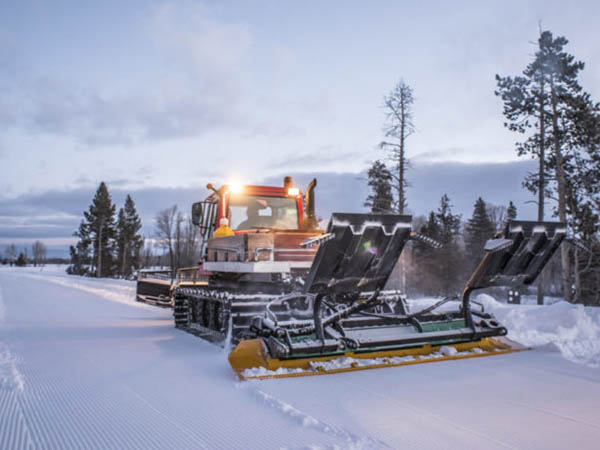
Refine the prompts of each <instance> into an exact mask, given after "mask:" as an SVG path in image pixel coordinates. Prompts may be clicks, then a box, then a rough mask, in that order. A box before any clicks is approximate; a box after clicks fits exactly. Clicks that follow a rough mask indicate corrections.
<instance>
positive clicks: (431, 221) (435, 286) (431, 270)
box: [413, 194, 464, 295]
mask: <svg viewBox="0 0 600 450" xmlns="http://www.w3.org/2000/svg"><path fill="white" fill-rule="evenodd" d="M419 232H420V233H421V234H423V235H425V236H428V237H430V238H432V239H434V240H436V241H437V242H439V243H440V244H442V248H439V249H437V248H432V247H430V246H428V245H426V244H423V243H421V242H418V241H417V242H415V244H414V252H413V255H414V259H415V264H416V265H417V266H418V267H419V272H418V274H417V282H416V283H415V284H416V285H417V289H418V290H420V291H421V292H422V293H423V294H425V295H451V294H455V293H457V292H458V291H460V289H461V288H462V285H463V284H464V258H463V252H462V250H461V247H460V245H459V242H458V241H459V237H460V215H459V214H452V206H451V205H450V199H449V198H448V196H447V195H445V194H444V196H443V197H442V198H441V200H440V207H439V208H438V210H437V212H433V211H432V212H430V213H429V218H428V221H427V224H426V225H425V226H423V227H421V229H420V230H419Z"/></svg>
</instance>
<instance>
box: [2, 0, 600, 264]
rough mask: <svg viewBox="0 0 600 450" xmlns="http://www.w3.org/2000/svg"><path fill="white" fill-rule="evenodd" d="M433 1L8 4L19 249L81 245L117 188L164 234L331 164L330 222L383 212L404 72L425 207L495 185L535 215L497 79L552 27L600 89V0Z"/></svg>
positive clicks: (7, 64) (5, 94)
mask: <svg viewBox="0 0 600 450" xmlns="http://www.w3.org/2000/svg"><path fill="white" fill-rule="evenodd" d="M422 3H423V4H418V3H417V2H397V1H377V2H368V3H367V2H359V1H356V2H353V1H344V2H342V1H329V2H318V1H306V2H292V1H170V2H169V1H154V0H144V1H119V2H116V1H110V0H105V1H103V2H81V1H61V0H56V1H53V2H48V1H27V0H23V1H13V0H3V1H2V2H0V93H1V95H0V248H1V247H2V246H3V245H6V244H7V243H10V242H13V243H17V244H18V245H26V244H28V243H29V242H33V240H35V239H40V240H42V241H44V242H46V243H47V245H49V246H51V247H52V248H55V249H57V251H59V250H60V251H63V252H64V250H65V249H66V248H67V245H68V244H69V243H70V242H71V241H72V237H71V234H72V232H73V231H74V230H75V229H76V227H77V224H78V223H79V220H80V218H81V216H82V212H83V210H84V209H86V208H87V206H88V205H89V203H90V202H91V199H92V197H93V194H94V191H95V189H96V188H97V186H98V184H99V183H100V182H101V181H105V182H106V183H107V184H108V187H109V190H110V192H111V193H112V194H113V198H114V200H115V202H116V203H117V206H118V207H120V206H122V203H123V199H124V196H125V195H126V194H127V193H129V194H131V195H132V197H133V199H134V201H136V203H137V204H138V205H139V209H140V212H141V214H142V219H143V222H144V234H145V235H147V236H151V235H152V233H153V225H152V222H153V217H154V215H155V214H156V212H157V211H158V210H160V209H164V208H166V207H168V206H170V205H172V204H174V203H177V204H178V205H179V207H180V208H181V209H182V210H184V211H187V210H188V209H189V206H190V204H191V203H192V202H193V201H195V200H199V199H202V198H203V197H204V196H205V195H206V193H207V191H206V189H205V185H206V183H207V182H212V183H214V184H216V185H220V184H224V183H227V182H233V181H235V182H241V183H247V184H262V183H272V184H279V183H281V179H282V178H283V176H284V175H286V174H292V175H294V177H295V178H296V180H298V181H297V182H298V183H299V184H300V185H301V186H305V184H306V183H307V182H308V181H309V180H310V179H311V178H312V177H313V176H315V177H317V179H318V181H319V187H318V188H317V191H316V192H317V212H318V213H319V214H320V215H321V216H326V215H328V214H330V212H332V211H334V210H339V208H341V207H343V208H345V209H344V211H347V212H349V211H353V212H359V211H364V210H365V208H364V205H363V203H364V199H365V197H366V195H368V190H367V188H366V186H365V184H366V177H365V170H366V169H367V167H368V166H369V165H370V164H371V163H372V161H374V160H375V159H385V154H384V153H383V152H382V151H381V150H379V149H378V143H379V142H380V141H381V140H382V138H383V134H382V126H383V124H384V118H385V116H384V109H383V107H382V103H383V96H384V95H386V94H387V93H389V92H390V91H391V89H392V88H393V87H394V85H395V84H396V83H397V82H398V81H399V80H401V79H402V80H404V82H406V83H407V84H408V85H410V86H411V87H412V89H413V91H414V96H415V102H414V111H413V112H414V123H415V126H416V133H415V134H414V135H412V136H410V138H409V139H408V141H407V152H408V157H409V159H410V161H411V164H412V165H411V168H410V169H409V172H408V174H407V177H408V180H409V182H410V184H411V187H410V188H409V191H408V204H409V208H410V210H411V212H412V213H413V214H416V215H421V214H426V213H427V212H428V211H430V210H432V209H435V208H437V205H438V203H439V198H440V197H441V195H442V194H444V193H448V195H449V196H450V198H451V200H452V203H453V205H454V208H455V210H456V211H457V212H459V213H461V214H463V217H464V218H467V217H468V216H469V215H470V214H471V212H472V207H473V204H474V202H475V200H476V198H477V197H478V196H480V195H481V196H482V197H483V198H484V199H486V200H488V201H490V202H492V203H495V204H503V205H505V204H507V203H508V201H509V200H513V201H515V203H516V204H517V207H518V208H519V210H520V211H521V212H522V215H524V216H530V217H531V218H533V217H534V216H535V205H534V204H532V203H531V201H532V200H534V197H533V196H532V195H530V194H529V193H527V192H526V191H524V190H523V188H522V186H521V181H522V179H523V177H524V176H525V174H526V173H527V171H530V170H535V169H534V167H535V165H534V163H533V161H531V160H528V159H527V158H525V159H519V158H518V157H517V155H516V152H515V150H514V143H515V141H516V140H517V139H518V138H519V136H516V135H514V134H512V133H511V132H509V131H508V130H506V129H505V128H504V127H503V122H504V119H503V116H502V104H501V101H500V99H499V98H498V97H496V96H495V95H494V88H495V79H494V77H495V74H501V75H517V74H519V73H520V72H522V70H523V69H524V68H525V66H526V65H527V63H528V62H529V61H530V60H531V57H532V55H533V53H534V51H535V48H534V42H535V40H536V38H537V36H538V34H539V26H540V23H541V25H542V27H543V28H544V29H550V30H551V31H553V33H554V34H555V35H564V36H566V37H567V38H568V39H569V41H570V43H569V45H568V47H567V50H568V51H569V52H571V53H573V54H574V55H575V56H576V57H577V58H578V59H580V60H583V61H584V62H586V69H585V70H584V71H583V73H582V75H581V84H582V85H583V87H584V89H586V90H587V91H588V92H590V93H591V94H592V96H593V97H594V98H595V99H598V97H599V96H600V71H599V65H598V63H597V61H598V60H599V58H598V57H599V56H600V47H598V45H597V44H596V41H597V37H598V32H597V21H598V19H599V18H600V4H599V3H597V2H584V1H579V2H568V1H531V2H517V1H504V2H482V1H455V2H443V1H438V2H435V1H431V2H422ZM301 183H304V184H301ZM61 249H62V250H61Z"/></svg>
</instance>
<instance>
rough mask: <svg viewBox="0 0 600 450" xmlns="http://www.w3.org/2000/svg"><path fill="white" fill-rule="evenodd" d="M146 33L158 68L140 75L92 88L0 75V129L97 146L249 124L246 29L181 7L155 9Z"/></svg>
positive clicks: (134, 72) (117, 76) (133, 72)
mask: <svg viewBox="0 0 600 450" xmlns="http://www.w3.org/2000/svg"><path fill="white" fill-rule="evenodd" d="M146 31H147V32H148V34H149V35H150V38H149V41H150V42H151V44H153V45H154V46H153V47H152V48H151V49H149V50H148V51H149V52H150V53H152V58H151V59H150V60H151V62H152V64H153V65H154V67H153V68H152V70H151V71H146V72H145V73H144V74H143V75H141V74H139V72H140V71H143V70H144V67H137V66H135V63H134V62H132V63H131V67H126V68H123V67H120V71H117V72H115V73H114V74H113V75H112V78H111V77H109V79H104V80H102V81H98V80H96V81H93V82H91V84H90V82H89V80H88V84H84V83H82V82H79V81H78V80H73V79H63V78H58V77H57V76H50V75H43V74H40V73H31V72H27V71H21V72H20V73H19V74H15V73H11V74H9V75H0V86H3V85H5V88H6V89H3V91H4V93H3V95H2V97H1V98H0V123H2V124H3V125H4V126H20V127H25V128H26V129H28V130H29V131H30V132H40V133H47V134H51V135H59V136H66V137H71V138H73V139H75V140H76V141H78V142H80V143H83V144H85V145H86V146H92V147H93V146H102V145H132V144H135V143H139V142H147V141H157V140H158V141H160V140H168V139H176V138H185V137H196V136H200V135H202V134H204V133H206V132H208V131H209V130H210V131H214V130H215V129H218V128H219V127H223V126H233V125H234V124H235V125H239V123H240V122H243V121H244V120H245V118H244V115H243V113H242V112H241V109H242V108H241V104H242V102H243V97H244V92H243V86H242V85H243V79H242V78H241V73H242V72H243V71H242V70H241V69H242V67H243V65H244V60H245V56H246V53H247V51H248V48H249V46H250V45H251V43H252V36H251V33H250V31H249V29H248V28H247V27H246V26H243V25H235V24H233V25H231V24H224V23H221V22H220V21H218V20H216V19H215V18H214V17H212V15H211V14H210V11H209V10H208V9H207V8H205V7H203V6H202V5H196V4H192V3H183V4H177V5H175V4H166V5H163V6H161V7H160V8H158V9H157V10H156V12H155V14H154V16H153V17H152V19H151V20H150V21H149V24H148V27H147V30H146ZM0 44H1V43H0ZM0 50H1V46H0ZM1 57H2V53H1V51H0V67H1V63H2V58H1ZM106 63H107V64H110V61H106ZM144 64H149V62H148V61H145V62H144ZM157 68H159V69H158V70H157ZM125 70H130V72H128V73H123V72H124V71H125ZM121 85H124V86H125V88H124V89H121V90H120V91H119V90H118V89H116V88H115V86H121Z"/></svg>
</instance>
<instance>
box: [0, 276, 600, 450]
mask: <svg viewBox="0 0 600 450" xmlns="http://www.w3.org/2000/svg"><path fill="white" fill-rule="evenodd" d="M133 286H134V284H133V283H130V282H123V281H114V280H86V279H81V278H78V277H67V276H65V275H62V274H59V273H45V274H44V273H35V272H33V271H28V272H19V271H18V270H8V269H0V380H2V381H0V448H1V449H21V448H35V449H37V448H41V449H46V448H48V449H55V448H56V449H70V448H73V449H81V448H92V449H93V448H102V449H105V448H107V449H112V448H114V449H137V448H140V449H141V448H144V449H148V448H149V449H152V448H161V449H162V448H226V449H228V448H262V449H272V448H344V449H345V448H355V449H365V448H367V449H368V448H403V449H433V448H443V449H460V450H465V449H528V450H534V449H564V448H577V449H595V448H597V444H598V442H600V407H599V406H600V404H599V403H598V399H599V398H600V369H598V368H595V367H594V364H592V365H591V367H590V366H588V365H584V364H574V363H572V362H570V361H567V360H566V359H565V357H563V356H562V354H561V353H560V352H559V351H557V350H556V348H542V349H536V350H533V351H528V352H522V353H516V354H510V355H502V356H495V357H489V358H475V359H471V360H461V361H448V362H439V363H431V364H422V365H416V366H407V367H400V368H388V369H381V370H372V371H362V372H355V373H346V374H338V375H327V376H315V377H305V378H296V379H280V380H265V381H251V382H238V381H237V380H236V379H235V378H234V376H233V373H232V371H231V369H230V368H229V366H228V364H227V359H226V355H225V354H224V352H223V351H222V350H221V349H220V348H218V347H215V346H213V345H210V344H207V343H204V342H202V341H201V340H200V339H198V338H196V337H194V336H190V335H188V334H186V333H183V332H180V331H178V330H175V329H174V328H173V325H172V320H171V312H170V311H169V310H165V309H159V308H154V307H147V306H145V305H139V304H136V303H135V302H134V300H133ZM523 311H525V310H523ZM527 311H528V312H527V314H528V315H534V313H532V312H531V311H529V310H527ZM548 311H552V310H548ZM559 312H560V311H559ZM507 313H508V312H507ZM513 314H516V313H513ZM534 316H535V315H534ZM515 317H519V318H520V317H522V315H520V314H519V315H517V316H515ZM532 320H535V317H533V318H532ZM515 321H516V318H515ZM584 334H585V333H584ZM588 335H589V333H588V334H585V336H588ZM585 336H584V337H585ZM574 345H575V344H574ZM2 355H6V357H3V356H2ZM584 362H588V361H584ZM592 362H594V361H592Z"/></svg>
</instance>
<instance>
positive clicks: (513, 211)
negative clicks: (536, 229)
mask: <svg viewBox="0 0 600 450" xmlns="http://www.w3.org/2000/svg"><path fill="white" fill-rule="evenodd" d="M516 218H517V207H516V206H515V204H514V203H513V202H512V200H511V201H509V202H508V208H506V219H507V220H515V219H516Z"/></svg>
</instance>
